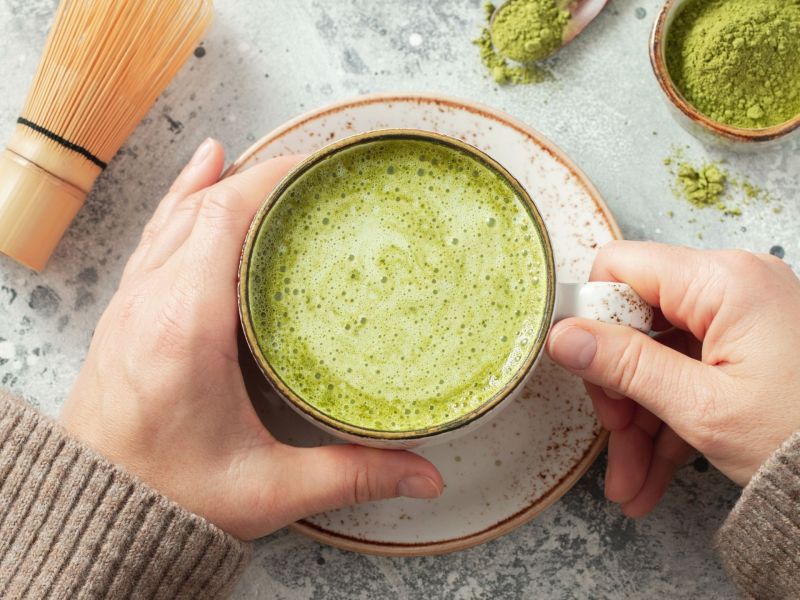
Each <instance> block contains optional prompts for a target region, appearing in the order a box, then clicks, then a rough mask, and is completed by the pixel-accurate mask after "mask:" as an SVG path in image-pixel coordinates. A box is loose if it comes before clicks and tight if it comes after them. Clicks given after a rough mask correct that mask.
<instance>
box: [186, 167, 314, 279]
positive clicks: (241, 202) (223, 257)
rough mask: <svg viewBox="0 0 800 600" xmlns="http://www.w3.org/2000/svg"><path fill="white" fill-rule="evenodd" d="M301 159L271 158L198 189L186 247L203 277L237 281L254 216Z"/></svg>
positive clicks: (192, 261)
mask: <svg viewBox="0 0 800 600" xmlns="http://www.w3.org/2000/svg"><path fill="white" fill-rule="evenodd" d="M300 160H302V157H301V156H282V157H280V158H273V159H271V160H268V161H266V162H264V163H261V164H259V165H256V166H254V167H251V168H250V169H247V170H246V171H244V172H242V173H239V174H237V175H234V176H232V177H228V178H227V179H223V180H222V181H220V182H219V183H218V184H216V185H214V186H213V187H211V188H208V189H206V190H204V191H203V192H201V200H200V209H199V212H198V215H197V219H196V220H195V223H194V226H193V228H192V231H191V233H190V234H189V237H188V239H187V240H186V246H185V247H186V250H187V252H188V255H189V256H190V257H191V263H192V264H193V265H196V266H197V267H199V268H202V269H203V276H204V277H209V276H210V277H212V278H213V280H214V281H220V282H226V281H227V282H235V281H236V275H237V272H238V268H239V256H240V254H241V251H242V242H243V241H244V238H245V235H246V233H247V229H248V227H249V226H250V222H251V221H252V219H253V215H254V214H255V212H256V210H257V209H258V207H259V206H260V205H261V203H262V202H263V201H264V199H265V198H266V196H267V195H268V194H269V192H271V191H272V189H273V188H274V187H275V186H276V185H277V184H278V182H279V181H280V180H281V179H283V177H284V176H285V175H286V174H287V173H288V172H289V171H290V170H291V169H292V167H294V166H295V165H296V164H297V163H298V162H299V161H300ZM217 289H224V286H217Z"/></svg>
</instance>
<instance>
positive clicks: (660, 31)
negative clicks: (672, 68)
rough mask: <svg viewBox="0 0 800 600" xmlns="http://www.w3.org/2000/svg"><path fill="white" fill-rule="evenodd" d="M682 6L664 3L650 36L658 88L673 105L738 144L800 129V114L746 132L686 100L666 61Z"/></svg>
mask: <svg viewBox="0 0 800 600" xmlns="http://www.w3.org/2000/svg"><path fill="white" fill-rule="evenodd" d="M680 5H681V0H666V2H664V5H663V6H662V7H661V9H660V10H659V11H658V15H657V16H656V20H655V23H654V25H653V31H652V34H651V36H650V64H651V66H652V67H653V74H654V75H655V77H656V81H658V85H659V86H661V89H662V90H663V91H664V94H666V96H667V99H668V100H669V101H670V103H671V104H672V105H673V106H675V108H677V109H678V110H679V111H681V112H682V113H683V114H684V115H686V117H688V118H689V119H691V120H692V121H693V122H695V123H698V124H699V125H701V126H702V127H704V128H706V129H708V130H709V131H711V132H713V133H715V134H717V135H718V136H721V137H723V138H725V139H728V140H732V141H735V142H744V143H754V142H755V143H759V142H760V143H763V142H771V141H773V140H776V139H778V138H782V137H784V136H786V135H788V134H790V133H791V132H792V131H794V130H795V129H798V128H800V114H799V115H797V116H796V117H795V118H794V119H791V120H789V121H786V122H785V123H780V124H778V125H772V126H771V127H765V128H762V129H746V128H743V127H734V126H732V125H725V124H724V123H720V122H718V121H714V120H713V119H711V118H709V117H707V116H705V115H704V114H702V113H701V112H700V111H698V110H697V109H696V108H695V107H694V106H692V104H691V103H689V101H688V100H686V98H684V97H683V94H682V93H681V92H680V90H678V88H677V87H676V86H675V84H674V83H673V81H672V77H671V76H670V74H669V71H668V70H667V63H666V60H665V59H664V49H665V45H666V38H667V33H668V31H667V29H668V26H669V25H671V24H672V22H671V20H672V18H673V13H675V11H677V10H678V9H679V8H680Z"/></svg>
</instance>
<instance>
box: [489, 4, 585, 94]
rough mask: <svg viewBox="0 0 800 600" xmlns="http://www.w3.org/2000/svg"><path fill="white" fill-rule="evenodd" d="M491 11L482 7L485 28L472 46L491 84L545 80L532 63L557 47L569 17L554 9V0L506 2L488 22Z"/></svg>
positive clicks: (491, 7)
mask: <svg viewBox="0 0 800 600" xmlns="http://www.w3.org/2000/svg"><path fill="white" fill-rule="evenodd" d="M494 11H495V5H494V4H492V3H491V2H487V3H486V4H485V5H484V13H485V17H486V24H485V26H484V28H483V30H482V31H481V35H480V37H479V38H478V39H476V40H475V42H474V43H475V44H476V45H477V46H478V48H479V51H480V56H481V62H482V63H483V64H484V65H485V66H486V67H487V68H488V69H489V71H490V72H491V74H492V77H494V80H495V81H496V82H497V83H500V84H507V83H511V84H520V83H538V82H540V81H543V80H544V79H546V78H547V75H548V73H547V71H545V70H544V69H542V68H541V67H538V66H537V65H535V64H534V63H535V62H536V61H537V60H541V59H543V58H545V57H547V56H549V55H550V54H552V53H553V52H554V51H555V50H557V49H558V48H559V47H560V46H561V43H562V39H563V37H564V28H565V27H566V25H567V22H568V21H569V13H568V12H566V11H563V10H560V9H558V8H557V6H556V3H555V0H508V2H506V3H505V4H503V5H502V7H501V10H500V11H499V12H498V14H497V17H495V19H494V21H492V15H493V13H494ZM510 61H514V62H513V63H512V62H510Z"/></svg>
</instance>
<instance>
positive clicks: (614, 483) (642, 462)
mask: <svg viewBox="0 0 800 600" xmlns="http://www.w3.org/2000/svg"><path fill="white" fill-rule="evenodd" d="M652 455H653V438H652V437H651V436H650V435H648V433H647V432H646V431H645V430H644V429H642V428H641V427H639V426H638V425H636V424H635V423H631V424H630V425H629V426H628V427H626V428H625V429H622V430H619V431H612V432H611V436H610V437H609V439H608V466H607V467H606V480H605V494H606V498H608V499H609V500H611V501H612V502H628V501H629V500H632V499H633V498H635V497H636V495H637V494H638V493H639V490H641V489H642V486H643V485H644V482H645V480H646V478H647V471H648V468H649V466H650V460H651V458H652Z"/></svg>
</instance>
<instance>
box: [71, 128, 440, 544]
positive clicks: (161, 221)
mask: <svg viewBox="0 0 800 600" xmlns="http://www.w3.org/2000/svg"><path fill="white" fill-rule="evenodd" d="M296 162H297V158H294V157H284V158H278V159H274V160H271V161H268V162H266V163H264V164H261V165H258V166H255V167H253V168H251V169H249V170H247V171H245V172H244V173H242V174H240V175H236V176H234V177H230V178H228V179H225V180H223V181H218V179H219V176H220V172H221V170H222V165H223V152H222V149H221V147H220V146H219V144H217V143H216V142H213V141H211V140H207V141H206V142H204V143H203V145H202V146H200V148H199V149H198V150H197V152H196V154H195V156H194V157H193V158H192V161H191V163H190V164H189V165H188V166H187V167H186V168H185V169H184V171H183V172H182V173H181V175H180V176H179V177H178V179H177V180H176V181H175V184H174V185H173V186H172V188H171V190H170V192H169V193H168V194H167V196H166V197H165V198H164V200H163V201H162V202H161V204H160V205H159V207H158V209H157V210H156V212H155V214H154V215H153V218H152V219H151V221H150V223H149V224H148V225H147V227H146V228H145V230H144V233H143V234H142V240H141V243H140V244H139V247H138V248H137V249H136V251H135V252H134V253H133V255H132V256H131V258H130V260H129V261H128V264H127V266H126V268H125V272H124V273H123V277H122V281H121V283H120V287H119V290H118V291H117V293H116V294H115V295H114V297H113V299H112V300H111V303H110V304H109V306H108V308H107V309H106V311H105V313H104V314H103V316H102V318H101V319H100V322H99V324H98V326H97V329H96V331H95V334H94V338H93V339H92V344H91V347H90V349H89V354H88V356H87V358H86V362H85V364H84V366H83V368H82V369H81V372H80V374H79V376H78V379H77V382H76V384H75V387H74V389H73V390H72V393H71V395H70V397H69V399H68V400H67V402H66V405H65V406H64V410H63V413H62V415H61V419H62V422H63V424H64V426H65V427H66V429H67V430H68V431H69V432H70V433H71V434H72V435H73V436H75V437H77V438H79V439H81V440H83V441H84V442H86V443H87V444H89V445H90V446H92V447H93V448H94V449H95V450H96V451H98V452H99V453H100V454H102V455H104V456H105V457H106V458H108V459H109V460H111V461H112V462H115V463H117V464H119V465H121V466H123V467H125V468H126V469H127V470H129V471H130V472H132V473H133V474H134V475H136V476H138V477H139V478H140V479H141V480H143V481H144V482H146V483H148V484H150V485H151V486H153V487H154V488H155V489H157V490H159V491H160V492H161V493H163V494H164V495H166V496H167V497H168V498H170V499H172V500H173V501H175V502H177V503H178V504H181V505H182V506H184V507H185V508H187V509H189V510H191V511H193V512H194V513H196V514H198V515H201V516H203V517H205V518H206V519H208V520H209V521H211V522H212V523H214V524H216V525H218V526H219V527H221V528H222V529H224V530H225V531H227V532H229V533H231V534H233V535H235V536H238V537H239V538H242V539H252V538H256V537H259V536H262V535H265V534H267V533H270V532H271V531H274V530H276V529H278V528H280V527H282V526H284V525H286V524H288V523H291V522H292V521H295V520H297V519H299V518H301V517H304V516H307V515H309V514H312V513H315V512H320V511H325V510H330V509H333V508H337V507H341V506H345V505H348V504H352V503H355V502H363V501H369V500H378V499H381V498H390V497H394V496H399V495H402V496H410V497H415V498H432V497H435V496H438V495H439V494H440V493H441V490H442V479H441V477H440V475H439V473H438V471H437V470H436V468H435V467H434V466H433V465H432V464H430V463H429V462H428V461H426V460H425V459H423V458H421V457H419V456H417V455H415V454H412V453H409V452H395V451H382V450H373V449H369V448H362V447H356V446H345V445H339V446H330V447H323V448H314V449H301V448H294V447H290V446H287V445H284V444H282V443H279V442H278V441H276V440H275V439H274V438H273V437H272V436H271V435H270V434H269V433H268V432H267V430H266V429H264V427H263V425H262V424H261V422H260V421H259V419H258V417H257V416H256V413H255V410H254V409H253V406H252V405H251V403H250V399H249V398H248V396H247V393H246V392H245V386H244V382H243V380H242V374H241V372H240V370H239V363H238V356H237V332H238V330H239V317H238V311H237V300H236V278H237V270H238V266H239V254H240V252H241V248H242V242H243V240H244V237H245V233H246V231H247V228H248V226H249V224H250V221H251V219H252V217H253V215H254V213H255V211H256V210H257V208H258V206H259V204H260V203H261V201H262V200H263V198H264V197H265V196H266V195H267V194H268V192H269V191H270V190H271V189H272V188H273V187H274V186H275V184H276V183H277V182H278V181H279V180H280V179H281V177H283V175H284V174H285V173H286V172H287V171H288V170H289V169H290V168H291V167H292V166H293V165H294V164H295V163H296Z"/></svg>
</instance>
